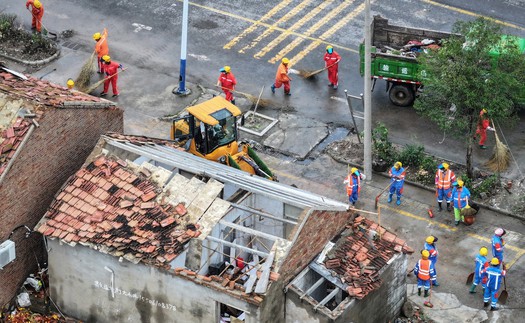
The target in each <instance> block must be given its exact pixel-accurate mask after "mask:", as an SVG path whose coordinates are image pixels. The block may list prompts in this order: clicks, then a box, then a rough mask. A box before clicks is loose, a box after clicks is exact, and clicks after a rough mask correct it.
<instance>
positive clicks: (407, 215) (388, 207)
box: [378, 204, 458, 232]
mask: <svg viewBox="0 0 525 323" xmlns="http://www.w3.org/2000/svg"><path fill="white" fill-rule="evenodd" d="M378 205H380V206H381V208H383V209H387V210H390V211H392V212H395V213H399V214H401V215H403V216H406V217H409V218H413V219H416V220H420V221H425V222H428V223H430V224H433V225H437V226H438V227H440V228H443V229H446V230H449V231H452V232H455V231H457V230H458V228H455V227H451V226H449V225H446V224H444V223H439V222H436V221H432V220H430V219H428V218H426V217H422V216H419V215H415V214H412V213H410V212H407V211H403V210H400V209H395V208H393V207H390V206H388V205H384V204H378Z"/></svg>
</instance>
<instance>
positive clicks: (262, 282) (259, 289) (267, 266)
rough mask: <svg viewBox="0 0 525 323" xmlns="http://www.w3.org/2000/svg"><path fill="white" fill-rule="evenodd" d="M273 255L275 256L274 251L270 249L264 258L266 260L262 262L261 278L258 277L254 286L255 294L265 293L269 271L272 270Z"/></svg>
mask: <svg viewBox="0 0 525 323" xmlns="http://www.w3.org/2000/svg"><path fill="white" fill-rule="evenodd" d="M274 257H275V252H273V251H272V252H271V253H270V254H269V255H268V258H266V261H265V262H264V264H263V270H262V274H261V278H259V281H258V282H257V286H255V293H256V294H264V293H266V289H267V288H268V282H269V280H270V271H271V270H272V265H273V258H274Z"/></svg>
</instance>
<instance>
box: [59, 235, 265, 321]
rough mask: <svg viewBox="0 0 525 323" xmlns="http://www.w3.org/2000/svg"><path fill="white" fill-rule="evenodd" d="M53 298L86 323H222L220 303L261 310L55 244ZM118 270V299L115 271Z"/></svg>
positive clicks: (254, 316)
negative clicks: (112, 283)
mask: <svg viewBox="0 0 525 323" xmlns="http://www.w3.org/2000/svg"><path fill="white" fill-rule="evenodd" d="M49 248H50V249H51V250H50V251H49V277H50V286H51V297H52V298H53V300H54V301H55V302H56V303H57V304H58V306H60V308H61V309H62V311H63V312H64V313H65V314H69V315H71V316H74V317H76V318H78V319H80V320H82V321H86V322H150V323H165V322H184V323H186V322H203V323H204V322H206V323H211V322H218V317H219V313H218V311H217V306H216V305H217V302H221V303H224V304H228V305H230V306H233V307H235V308H238V309H241V310H244V311H246V312H247V320H246V322H248V323H255V322H258V321H259V320H258V316H259V308H258V307H257V306H254V305H251V304H248V303H246V302H244V301H241V300H238V299H236V298H234V297H232V296H230V295H228V294H225V293H222V292H220V291H216V290H213V289H211V288H208V287H204V286H201V285H198V284H196V283H194V282H192V281H188V280H186V279H184V278H181V277H177V276H173V275H171V274H170V273H167V272H163V271H159V270H158V269H156V268H153V267H147V266H145V265H142V264H137V265H135V264H132V263H130V262H128V261H126V260H123V262H119V261H118V259H117V258H116V257H113V256H110V255H107V254H102V253H100V252H98V251H95V250H92V249H90V248H87V247H84V246H81V245H77V246H75V247H71V246H68V245H60V243H58V242H57V241H53V240H50V241H49ZM105 267H107V268H109V269H111V270H112V271H113V272H114V286H113V292H114V297H113V296H112V291H111V275H112V274H111V272H109V271H108V270H106V269H105Z"/></svg>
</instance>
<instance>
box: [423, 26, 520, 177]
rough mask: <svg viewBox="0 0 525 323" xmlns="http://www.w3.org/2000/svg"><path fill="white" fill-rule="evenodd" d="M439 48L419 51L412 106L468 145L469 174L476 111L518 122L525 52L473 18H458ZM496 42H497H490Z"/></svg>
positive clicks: (504, 121)
mask: <svg viewBox="0 0 525 323" xmlns="http://www.w3.org/2000/svg"><path fill="white" fill-rule="evenodd" d="M452 31H453V33H454V34H455V36H452V37H450V38H448V39H445V40H444V41H443V43H442V47H441V48H440V49H438V50H436V51H432V52H430V53H428V54H427V55H420V57H419V58H418V60H419V61H420V63H421V78H422V79H423V80H424V84H425V87H424V91H423V93H422V94H421V95H420V96H419V98H418V100H416V102H415V104H414V108H415V109H416V111H417V112H418V113H419V114H421V115H422V116H425V117H428V118H430V119H431V120H432V121H433V122H435V123H436V124H437V125H438V126H439V128H441V129H442V130H444V131H446V132H447V133H448V134H451V135H452V136H455V137H458V138H463V139H464V142H465V143H466V146H467V151H466V164H467V175H468V177H470V178H472V177H473V169H472V145H473V141H474V135H475V133H476V127H477V123H478V120H479V112H480V111H481V110H482V109H484V108H485V109H487V110H488V115H489V117H490V118H491V119H492V120H494V122H496V123H499V124H509V123H513V122H515V121H516V120H517V109H518V108H517V107H518V106H519V104H523V102H524V99H525V96H524V90H525V87H524V86H523V84H525V55H523V54H522V53H520V50H519V48H518V45H517V42H516V41H515V40H513V39H516V38H513V37H505V36H504V37H503V40H504V41H502V34H501V28H500V27H499V26H498V25H496V24H495V23H493V22H491V21H488V20H485V19H483V18H478V19H476V20H474V21H469V22H464V21H458V22H456V24H454V27H453V30H452ZM495 45H497V46H495Z"/></svg>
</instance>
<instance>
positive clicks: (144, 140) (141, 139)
mask: <svg viewBox="0 0 525 323" xmlns="http://www.w3.org/2000/svg"><path fill="white" fill-rule="evenodd" d="M105 136H107V137H110V138H113V139H117V141H118V140H121V141H125V142H130V143H132V144H135V145H138V146H141V145H147V144H156V145H163V146H168V147H172V148H176V149H179V150H184V148H182V147H180V144H179V143H177V142H175V141H173V140H166V139H158V138H151V137H145V136H134V135H123V134H120V133H116V132H110V133H107V134H105Z"/></svg>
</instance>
